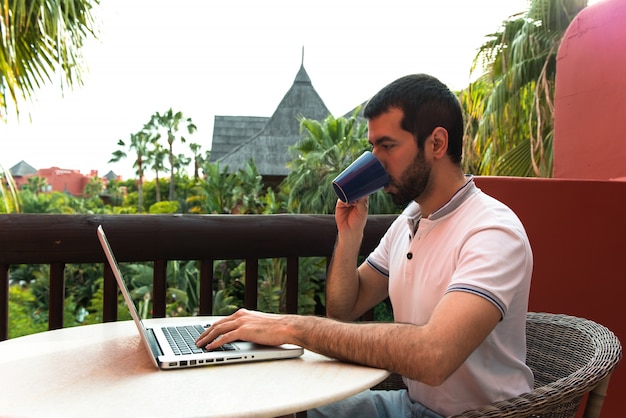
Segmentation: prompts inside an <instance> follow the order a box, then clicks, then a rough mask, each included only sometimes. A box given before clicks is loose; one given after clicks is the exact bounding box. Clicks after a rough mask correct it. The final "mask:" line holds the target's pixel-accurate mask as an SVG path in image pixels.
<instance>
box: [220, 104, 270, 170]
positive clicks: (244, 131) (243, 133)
mask: <svg viewBox="0 0 626 418" xmlns="http://www.w3.org/2000/svg"><path fill="white" fill-rule="evenodd" d="M269 119H270V118H268V117H261V116H219V115H216V116H215V119H214V122H213V142H212V145H211V159H210V160H211V162H215V161H217V160H219V159H220V158H222V157H223V156H225V155H226V154H228V153H229V152H231V151H232V150H233V149H235V148H237V147H238V146H239V145H241V144H243V143H244V142H246V141H247V140H249V139H250V138H252V137H253V136H254V135H256V134H258V133H259V132H261V130H262V129H263V127H264V126H265V124H266V123H267V121H268V120H269Z"/></svg>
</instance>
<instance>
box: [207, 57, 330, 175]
mask: <svg viewBox="0 0 626 418" xmlns="http://www.w3.org/2000/svg"><path fill="white" fill-rule="evenodd" d="M328 115H330V111H329V110H328V108H327V107H326V105H325V104H324V102H323V101H322V99H321V97H320V96H319V94H317V92H316V91H315V89H314V88H313V84H312V83H311V79H310V78H309V75H308V74H307V72H306V70H305V69H304V65H301V66H300V70H299V71H298V74H297V75H296V78H295V80H294V82H293V84H292V86H291V88H290V89H289V91H287V93H286V94H285V96H284V97H283V99H282V101H281V102H280V104H279V105H278V107H277V108H276V110H275V111H274V114H273V115H272V116H271V117H270V118H269V120H268V121H267V123H266V124H265V126H264V127H263V129H262V130H261V131H260V132H258V133H257V134H256V135H253V136H252V137H250V138H248V139H247V140H246V141H244V142H242V143H241V144H240V145H238V146H236V147H235V148H234V149H232V150H231V151H230V152H228V153H227V154H225V155H224V156H222V157H220V158H218V159H217V161H218V162H219V163H220V165H221V166H222V167H226V166H228V167H229V171H231V172H232V171H236V170H238V169H240V168H243V167H245V165H246V164H247V163H248V161H249V160H250V158H254V163H255V165H256V167H257V170H258V171H259V174H261V175H262V176H286V175H287V174H288V170H287V167H286V165H287V163H288V162H289V161H291V160H292V159H293V156H292V155H290V153H289V147H290V146H292V145H295V144H296V143H297V142H298V141H299V140H300V139H301V136H300V122H299V121H298V118H300V117H305V118H308V119H315V120H323V119H325V118H326V117H327V116H328ZM216 120H217V118H216ZM216 139H217V140H218V143H217V144H216V142H215V141H216ZM213 141H214V142H213V147H215V146H216V145H218V146H221V145H222V144H220V138H216V137H215V131H214V136H213ZM211 153H212V154H213V151H211ZM212 159H213V158H212Z"/></svg>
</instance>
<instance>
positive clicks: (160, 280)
mask: <svg viewBox="0 0 626 418" xmlns="http://www.w3.org/2000/svg"><path fill="white" fill-rule="evenodd" d="M153 279H154V282H153V284H152V317H153V318H165V294H166V293H167V260H156V261H155V262H154V276H153Z"/></svg>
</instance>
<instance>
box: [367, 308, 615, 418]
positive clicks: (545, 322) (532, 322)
mask: <svg viewBox="0 0 626 418" xmlns="http://www.w3.org/2000/svg"><path fill="white" fill-rule="evenodd" d="M526 344H527V348H528V352H527V359H526V363H527V364H528V366H530V368H531V369H532V371H533V373H534V374H535V388H534V390H533V391H531V392H529V393H525V394H522V395H520V396H518V397H515V398H511V399H507V400H504V401H498V402H494V403H493V404H490V405H485V406H483V407H480V408H478V409H475V410H471V411H465V412H464V413H462V414H460V415H455V417H456V418H461V417H464V418H474V417H520V418H521V417H542V418H562V417H575V416H576V413H577V412H578V409H579V407H580V404H581V401H582V399H583V397H584V395H585V394H587V393H589V397H588V398H587V403H586V405H585V412H584V417H585V418H597V417H599V416H600V410H601V408H602V403H603V402H604V398H605V397H606V391H607V387H608V385H609V378H610V376H611V373H612V372H613V370H614V369H615V368H616V367H617V364H618V362H619V360H620V358H621V357H622V347H621V345H620V342H619V340H618V339H617V337H616V336H615V334H613V333H612V332H611V331H609V330H608V329H607V328H606V327H604V326H602V325H599V324H597V323H595V322H592V321H589V320H587V319H583V318H577V317H573V316H567V315H559V314H545V313H529V314H528V317H527V322H526ZM391 386H396V388H398V387H401V386H402V384H401V382H399V381H398V376H397V375H392V376H390V378H389V379H388V381H387V382H385V384H384V385H380V386H378V387H377V388H378V389H391Z"/></svg>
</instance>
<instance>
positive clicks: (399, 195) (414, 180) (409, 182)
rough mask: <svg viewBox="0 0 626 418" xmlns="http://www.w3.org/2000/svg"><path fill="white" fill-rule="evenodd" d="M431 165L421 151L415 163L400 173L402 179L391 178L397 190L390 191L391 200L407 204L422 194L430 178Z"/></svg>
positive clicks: (399, 203)
mask: <svg viewBox="0 0 626 418" xmlns="http://www.w3.org/2000/svg"><path fill="white" fill-rule="evenodd" d="M430 172H431V167H430V165H428V164H427V163H426V160H425V159H424V153H423V152H419V151H418V153H417V155H416V156H415V158H414V159H413V163H412V164H411V165H410V166H409V167H407V169H406V170H404V172H403V173H402V174H401V175H400V181H396V179H395V178H391V179H390V182H389V184H390V185H391V186H394V187H395V189H396V191H394V192H393V193H389V194H390V195H391V200H393V203H395V204H396V205H398V206H403V207H404V206H406V205H408V204H409V203H410V202H411V201H413V200H415V199H416V198H417V197H418V196H419V195H421V194H422V193H423V192H424V190H426V186H427V185H428V181H429V180H430Z"/></svg>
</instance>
